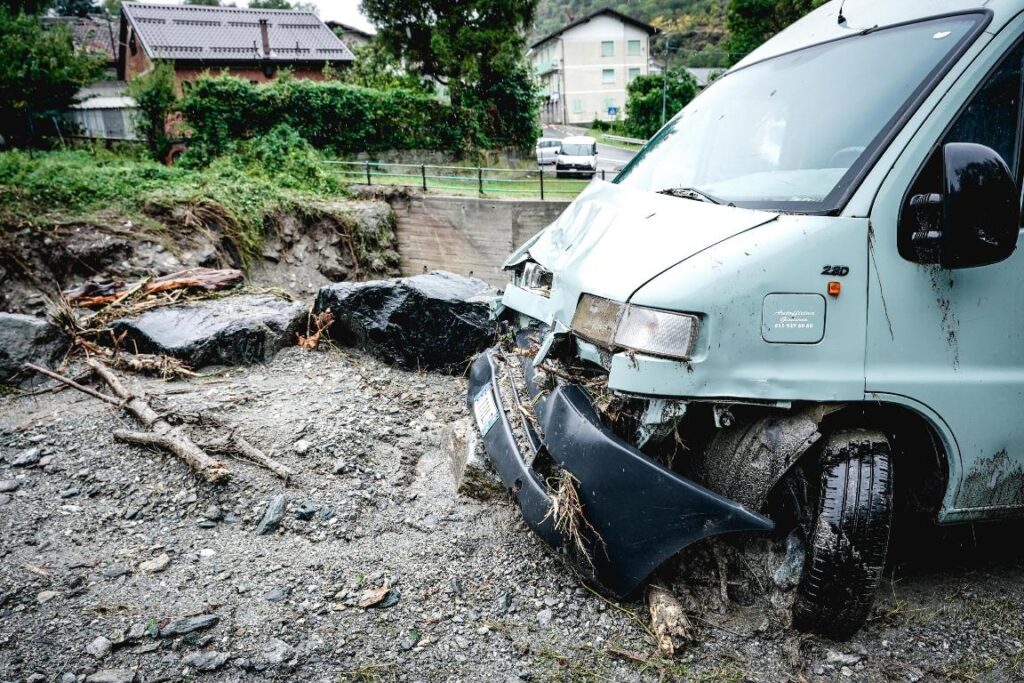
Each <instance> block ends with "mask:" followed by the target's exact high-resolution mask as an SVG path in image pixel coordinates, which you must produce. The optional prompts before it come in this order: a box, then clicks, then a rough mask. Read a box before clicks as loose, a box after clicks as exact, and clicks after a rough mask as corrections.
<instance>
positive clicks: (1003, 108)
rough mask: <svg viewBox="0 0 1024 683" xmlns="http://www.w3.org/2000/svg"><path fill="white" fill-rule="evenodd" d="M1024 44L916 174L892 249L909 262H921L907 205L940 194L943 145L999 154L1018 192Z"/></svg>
mask: <svg viewBox="0 0 1024 683" xmlns="http://www.w3.org/2000/svg"><path fill="white" fill-rule="evenodd" d="M1022 64H1024V42H1021V43H1019V44H1018V45H1017V46H1016V47H1014V48H1013V49H1012V50H1010V52H1009V54H1007V55H1006V57H1005V58H1004V59H1003V61H1002V62H1000V64H999V66H997V67H996V69H995V71H993V72H992V73H991V74H989V76H988V78H987V79H986V80H985V83H984V85H982V86H981V88H980V89H979V90H977V91H975V92H974V94H973V95H972V97H971V100H970V101H969V102H968V104H967V106H966V107H965V108H964V109H963V111H961V112H960V115H959V116H958V117H957V119H956V121H954V122H953V125H952V126H951V127H950V129H949V132H948V133H946V136H945V137H944V138H943V139H942V144H940V145H937V146H936V149H935V152H934V153H933V154H932V156H931V157H930V158H929V160H928V162H927V163H926V164H925V166H924V168H923V169H922V170H921V173H920V174H919V175H918V177H917V179H916V180H915V181H914V183H913V185H911V187H910V191H909V192H908V193H907V196H906V200H905V201H904V208H903V211H901V212H900V225H899V229H898V231H897V239H896V243H897V247H898V249H899V252H900V255H901V256H902V257H903V258H905V259H909V260H913V261H917V262H924V261H922V257H921V255H920V254H919V253H917V251H916V250H915V246H914V245H913V244H912V240H911V235H912V234H913V233H914V231H915V230H920V229H921V228H922V226H921V225H918V224H917V219H916V218H915V217H914V212H913V211H909V210H908V209H907V206H906V202H907V201H909V199H910V197H913V196H914V195H918V194H928V193H941V192H942V145H944V144H946V143H947V142H974V143H977V144H980V145H985V146H987V147H990V148H992V149H994V150H995V151H997V152H999V155H1000V156H1002V157H1003V160H1004V161H1005V162H1006V165H1007V166H1009V167H1010V171H1011V172H1012V173H1013V176H1014V178H1016V179H1017V185H1018V188H1019V187H1020V184H1021V171H1022V165H1024V164H1022V159H1021V142H1022V132H1024V108H1022V107H1021V101H1022V96H1024V78H1022V69H1021V67H1022ZM1022 217H1024V216H1022Z"/></svg>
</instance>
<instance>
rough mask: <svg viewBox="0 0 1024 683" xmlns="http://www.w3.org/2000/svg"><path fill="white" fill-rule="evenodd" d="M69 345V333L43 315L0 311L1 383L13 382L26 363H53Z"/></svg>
mask: <svg viewBox="0 0 1024 683" xmlns="http://www.w3.org/2000/svg"><path fill="white" fill-rule="evenodd" d="M67 347H68V338H67V336H65V335H64V334H62V333H61V332H60V331H59V330H58V329H57V328H56V327H54V326H53V325H51V324H50V323H49V322H47V321H46V320H45V319H44V318H37V317H35V316H31V315H20V314H17V313H0V382H7V381H10V380H11V379H12V378H13V377H14V376H15V375H16V374H18V372H19V371H20V370H21V366H22V364H23V363H35V364H36V365H50V364H51V363H52V362H53V361H54V360H56V359H57V358H58V357H59V356H60V355H62V354H63V353H64V351H65V350H66V349H67ZM26 378H27V375H26Z"/></svg>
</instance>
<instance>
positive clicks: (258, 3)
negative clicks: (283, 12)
mask: <svg viewBox="0 0 1024 683" xmlns="http://www.w3.org/2000/svg"><path fill="white" fill-rule="evenodd" d="M249 7H250V8H251V9H291V8H292V4H291V3H290V2H288V0H249Z"/></svg>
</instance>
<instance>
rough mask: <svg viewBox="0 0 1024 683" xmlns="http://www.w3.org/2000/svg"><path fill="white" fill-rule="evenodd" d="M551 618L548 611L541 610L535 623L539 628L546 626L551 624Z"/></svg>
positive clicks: (551, 615)
mask: <svg viewBox="0 0 1024 683" xmlns="http://www.w3.org/2000/svg"><path fill="white" fill-rule="evenodd" d="M553 616H554V615H553V614H552V613H551V610H550V609H542V610H541V611H540V612H537V623H538V624H540V625H541V626H547V625H548V624H550V623H551V618H552V617H553Z"/></svg>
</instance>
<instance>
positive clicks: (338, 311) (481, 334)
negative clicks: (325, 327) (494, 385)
mask: <svg viewBox="0 0 1024 683" xmlns="http://www.w3.org/2000/svg"><path fill="white" fill-rule="evenodd" d="M495 293H496V292H495V290H494V288H492V287H491V286H490V285H488V284H487V283H486V282H484V281H483V280H479V279H477V278H470V277H463V276H461V275H455V274H453V273H447V272H444V271H434V272H432V273H429V274H426V275H415V276H413V277H407V278H397V279H393V280H371V281H368V282H339V283H336V284H333V285H328V286H327V287H323V288H321V289H320V291H319V292H318V293H317V297H316V302H315V303H314V305H313V312H314V313H320V312H322V311H330V312H331V313H332V314H333V316H334V322H333V324H332V325H331V328H330V335H331V338H333V339H335V340H337V341H339V342H341V343H343V344H347V345H350V346H359V347H362V348H364V349H366V350H367V351H369V352H370V353H371V354H373V355H374V356H377V357H378V358H380V359H382V360H384V361H385V362H387V363H393V364H395V365H398V366H400V367H404V368H409V369H414V368H424V369H437V370H443V371H446V372H452V373H459V372H462V371H463V370H465V368H466V363H467V361H468V360H469V358H470V357H472V356H473V355H474V354H476V353H478V352H479V351H481V350H483V349H485V348H487V347H488V346H490V345H491V344H492V343H493V341H494V324H493V322H492V321H491V320H490V303H489V298H490V297H491V296H493V295H494V294H495Z"/></svg>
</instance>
